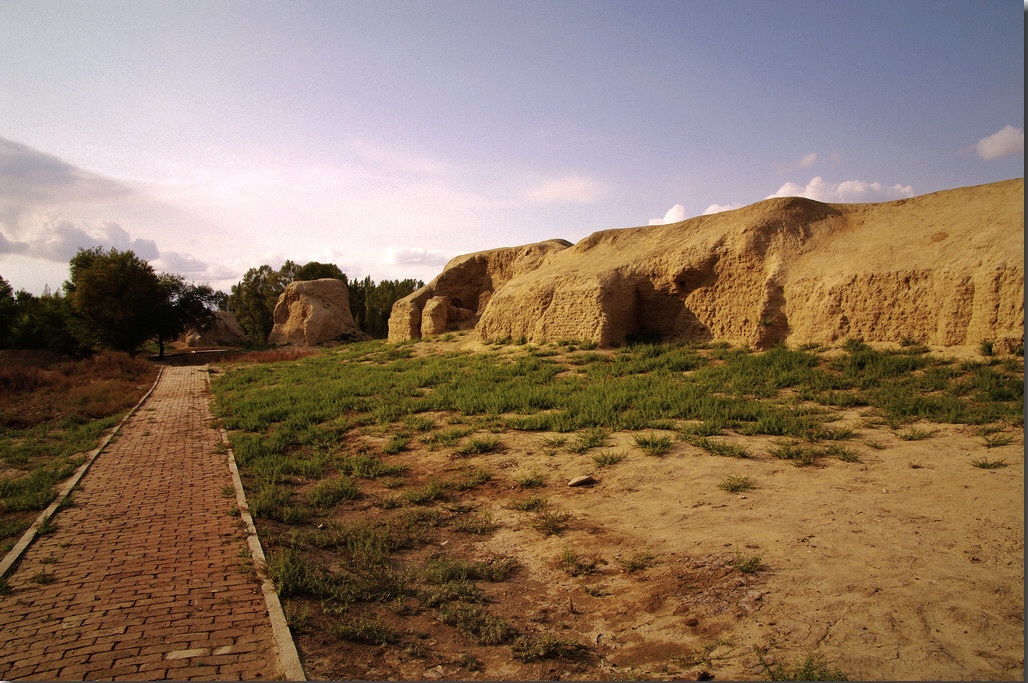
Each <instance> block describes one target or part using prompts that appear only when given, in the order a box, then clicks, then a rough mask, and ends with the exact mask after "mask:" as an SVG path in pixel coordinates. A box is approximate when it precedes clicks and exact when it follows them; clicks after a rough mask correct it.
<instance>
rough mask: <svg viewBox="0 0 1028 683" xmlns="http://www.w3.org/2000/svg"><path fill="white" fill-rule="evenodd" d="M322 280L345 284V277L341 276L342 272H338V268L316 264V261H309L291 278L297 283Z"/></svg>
mask: <svg viewBox="0 0 1028 683" xmlns="http://www.w3.org/2000/svg"><path fill="white" fill-rule="evenodd" d="M324 278H334V279H336V280H342V281H343V282H346V275H345V274H343V271H341V270H339V266H337V265H336V264H334V263H318V262H317V261H311V262H310V263H307V264H305V265H303V266H301V267H300V268H297V270H296V274H295V275H294V277H293V279H294V280H297V281H303V280H321V279H324Z"/></svg>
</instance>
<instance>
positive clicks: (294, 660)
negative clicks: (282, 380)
mask: <svg viewBox="0 0 1028 683" xmlns="http://www.w3.org/2000/svg"><path fill="white" fill-rule="evenodd" d="M204 370H205V373H206V376H207V389H208V393H210V386H211V373H210V366H204ZM211 396H213V394H211ZM215 419H217V418H215ZM218 422H219V423H220V420H219V421H218ZM219 431H220V433H221V442H222V443H223V444H225V450H226V451H227V452H228V468H229V470H231V471H232V485H233V486H234V487H235V490H236V506H237V507H238V508H239V516H240V518H241V519H242V520H243V524H244V525H245V526H246V543H247V545H248V546H249V547H250V555H251V557H252V558H253V563H254V568H255V569H256V570H257V575H258V577H260V579H261V592H263V593H264V602H265V603H266V604H267V606H268V619H269V620H270V621H271V630H272V633H273V634H274V636H275V644H276V646H277V647H278V657H279V664H280V665H281V666H282V675H283V676H285V680H287V681H306V680H307V674H306V673H305V672H304V670H303V664H301V663H300V655H299V653H298V652H297V650H296V643H295V642H294V641H293V635H292V632H291V631H290V630H289V622H288V621H287V620H286V615H285V612H284V611H283V609H282V602H281V601H280V600H279V598H278V593H277V592H276V591H275V584H274V582H273V581H272V580H271V576H270V575H269V573H268V563H267V559H266V557H265V555H264V548H262V547H261V539H260V538H259V537H258V536H257V527H256V526H254V523H253V516H252V515H251V514H250V506H249V504H247V502H246V493H245V491H244V490H243V482H242V480H241V479H240V478H239V468H238V467H237V466H236V456H235V453H233V451H232V444H231V443H230V442H229V438H228V431H227V430H226V429H225V428H224V427H219Z"/></svg>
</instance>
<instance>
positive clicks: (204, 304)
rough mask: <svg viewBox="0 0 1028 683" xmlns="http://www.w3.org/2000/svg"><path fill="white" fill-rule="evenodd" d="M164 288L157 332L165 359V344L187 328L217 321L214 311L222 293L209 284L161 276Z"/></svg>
mask: <svg viewBox="0 0 1028 683" xmlns="http://www.w3.org/2000/svg"><path fill="white" fill-rule="evenodd" d="M157 280H158V283H159V285H160V288H161V299H160V302H159V306H160V309H161V310H160V312H159V315H158V316H157V326H156V329H155V330H154V333H155V337H156V340H157V348H158V354H159V357H160V358H164V342H165V341H166V340H170V339H174V338H175V337H177V336H179V335H180V334H182V333H183V332H185V331H186V328H188V327H203V326H204V325H207V324H209V323H210V321H211V320H212V319H213V318H214V309H215V308H216V307H217V305H218V301H219V299H220V297H219V295H221V297H224V293H223V292H215V291H214V289H212V288H211V287H210V285H195V284H192V283H188V282H186V281H185V279H184V278H183V277H182V276H181V275H171V274H168V273H162V274H161V275H159V276H158V278H157Z"/></svg>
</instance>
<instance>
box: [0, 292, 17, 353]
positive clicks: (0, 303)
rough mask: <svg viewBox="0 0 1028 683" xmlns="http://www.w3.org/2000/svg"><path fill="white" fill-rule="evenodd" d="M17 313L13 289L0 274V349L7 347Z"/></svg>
mask: <svg viewBox="0 0 1028 683" xmlns="http://www.w3.org/2000/svg"><path fill="white" fill-rule="evenodd" d="M17 315H18V302H17V301H16V300H15V298H14V289H12V288H11V285H10V283H9V282H7V280H5V279H4V278H3V276H0V349H6V348H8V345H9V344H10V342H11V332H12V330H13V329H14V324H15V321H16V319H17Z"/></svg>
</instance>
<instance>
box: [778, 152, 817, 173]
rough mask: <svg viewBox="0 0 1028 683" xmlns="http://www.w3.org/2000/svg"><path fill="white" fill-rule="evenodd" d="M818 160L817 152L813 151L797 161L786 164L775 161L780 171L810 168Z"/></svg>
mask: <svg viewBox="0 0 1028 683" xmlns="http://www.w3.org/2000/svg"><path fill="white" fill-rule="evenodd" d="M817 161H818V156H817V152H811V153H809V154H805V155H803V156H802V157H801V158H799V159H798V160H796V161H792V162H789V163H786V164H780V163H775V165H774V166H775V169H777V170H778V171H780V172H783V173H784V172H789V171H799V170H802V169H804V168H810V167H811V166H813V165H814V164H816V163H817Z"/></svg>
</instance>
